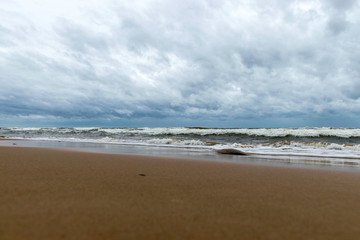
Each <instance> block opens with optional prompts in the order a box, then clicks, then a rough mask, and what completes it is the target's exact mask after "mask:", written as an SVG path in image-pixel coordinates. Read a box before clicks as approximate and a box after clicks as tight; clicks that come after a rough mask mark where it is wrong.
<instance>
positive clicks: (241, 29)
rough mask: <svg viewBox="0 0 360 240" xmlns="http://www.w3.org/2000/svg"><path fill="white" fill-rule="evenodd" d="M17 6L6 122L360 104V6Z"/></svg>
mask: <svg viewBox="0 0 360 240" xmlns="http://www.w3.org/2000/svg"><path fill="white" fill-rule="evenodd" d="M13 3H17V4H18V5H11V4H10V3H9V4H8V5H6V4H4V7H3V9H0V11H1V13H6V14H2V15H1V16H0V20H1V22H0V33H1V35H0V84H1V86H2V87H1V88H0V103H1V106H2V107H1V109H0V115H1V116H3V118H6V119H11V118H18V117H19V116H21V118H22V119H33V120H34V119H39V117H41V116H43V117H44V118H51V119H52V120H51V121H52V122H56V121H59V122H63V121H64V119H67V120H66V121H71V119H73V121H80V120H81V119H82V120H81V121H89V122H91V121H93V122H104V121H105V120H104V119H113V120H114V121H115V120H116V121H120V120H121V121H122V120H123V121H125V122H126V121H127V123H128V124H129V123H131V121H132V122H133V123H135V122H136V123H137V124H140V123H141V121H142V120H143V121H144V122H143V123H144V125H146V122H149V123H150V122H151V123H154V122H156V120H149V119H158V121H159V122H162V123H164V121H160V119H173V120H174V119H176V122H178V123H181V122H184V123H185V122H187V123H189V122H191V121H192V119H196V121H198V124H197V125H201V124H202V123H204V124H205V123H206V124H210V123H209V121H210V120H211V122H212V123H213V125H217V124H219V125H220V124H221V123H225V122H227V123H231V124H235V123H236V122H238V123H239V126H241V124H245V123H246V124H250V123H251V122H253V123H256V124H261V122H262V123H263V124H264V125H266V124H265V122H266V121H267V119H268V120H269V119H277V120H271V121H270V120H269V121H270V122H272V123H276V122H282V123H284V122H286V121H293V122H296V123H298V124H299V123H301V122H303V123H304V124H306V123H309V122H311V120H306V121H305V120H304V119H307V117H308V116H313V118H314V119H315V117H316V116H318V117H319V118H318V119H323V118H322V117H321V116H330V115H336V114H339V113H341V112H343V113H344V114H355V112H356V111H357V110H356V109H358V107H360V101H358V99H359V95H358V94H357V92H359V91H358V89H359V86H358V84H357V82H358V78H357V76H360V70H359V69H360V68H359V66H358V64H357V63H358V62H359V61H358V60H359V59H360V56H359V52H358V51H357V45H358V44H357V42H358V36H359V31H358V30H357V28H356V27H355V26H357V24H359V17H358V16H360V14H359V12H360V11H359V6H358V4H357V3H356V1H329V2H326V3H323V2H318V1H311V0H308V1H301V2H298V1H274V2H272V3H270V4H265V2H264V1H260V0H257V1H251V2H238V1H226V2H224V1H215V0H214V1H205V0H203V1H196V2H194V1H166V2H156V4H155V2H152V1H148V2H143V1H132V2H131V3H130V2H127V3H122V2H115V1H110V0H109V1H96V0H94V1H90V2H88V3H87V4H86V5H82V4H80V3H73V2H71V1H63V2H61V3H59V6H58V7H57V8H56V9H52V13H51V14H48V10H49V5H47V3H46V2H45V1H44V2H43V4H42V5H41V7H39V8H35V6H32V5H29V4H26V3H25V2H22V1H20V0H19V1H14V2H13ZM19 6H21V7H19ZM5 23H6V24H5ZM359 90H360V89H359ZM5 116H6V117H5ZM296 118H297V119H298V120H296V121H295V119H296ZM79 119H80V120H79ZM141 119H142V120H141ZM241 119H252V120H251V121H250V120H246V121H245V120H244V121H242V120H241ZM279 119H283V121H281V120H279ZM299 119H300V120H299ZM173 120H171V121H173ZM24 121H25V120H24ZM169 121H170V120H169ZM174 121H175V120H174ZM105 122H106V121H105ZM180 125H181V124H180Z"/></svg>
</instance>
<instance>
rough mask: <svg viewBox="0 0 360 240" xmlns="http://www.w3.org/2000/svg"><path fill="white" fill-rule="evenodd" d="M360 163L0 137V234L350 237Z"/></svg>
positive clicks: (359, 194)
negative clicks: (104, 148)
mask: <svg viewBox="0 0 360 240" xmlns="http://www.w3.org/2000/svg"><path fill="white" fill-rule="evenodd" d="M359 200H360V173H357V172H344V171H330V170H317V169H301V168H286V167H269V166H255V165H246V164H239V163H222V162H211V161H203V160H202V161H196V160H189V159H187V160H186V159H175V158H173V159H171V158H161V157H150V156H148V157H145V156H136V155H111V154H96V153H82V152H75V151H64V150H55V149H41V148H20V147H0V239H2V240H10V239H11V240H17V239H18V240H20V239H21V240H23V239H37V240H40V239H357V238H358V237H359V235H360V226H359V222H360V203H359Z"/></svg>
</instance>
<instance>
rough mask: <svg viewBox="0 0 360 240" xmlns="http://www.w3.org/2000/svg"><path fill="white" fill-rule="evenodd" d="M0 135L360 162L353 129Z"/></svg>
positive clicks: (6, 131) (359, 132)
mask: <svg viewBox="0 0 360 240" xmlns="http://www.w3.org/2000/svg"><path fill="white" fill-rule="evenodd" d="M0 136H5V138H11V137H16V138H24V139H35V140H52V141H54V140H55V141H70V142H91V143H111V144H135V145H147V146H167V147H168V146H170V147H171V146H173V147H186V148H194V149H219V148H235V149H239V150H241V151H244V152H247V153H253V154H265V155H274V154H275V155H287V156H291V155H304V156H318V157H337V158H341V157H346V158H349V157H350V158H357V160H354V161H357V162H359V163H360V139H358V138H360V129H349V128H291V129H289V128H275V129H266V128H259V129H222V128H220V129H202V128H185V127H183V128H97V127H89V128H1V129H0ZM259 138H260V140H259Z"/></svg>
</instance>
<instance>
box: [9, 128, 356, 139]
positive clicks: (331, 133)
mask: <svg viewBox="0 0 360 240" xmlns="http://www.w3.org/2000/svg"><path fill="white" fill-rule="evenodd" d="M5 129H9V130H11V131H15V132H20V131H23V132H35V131H44V132H45V131H49V132H72V131H76V132H79V133H81V132H87V131H99V132H105V133H110V134H121V133H125V134H127V133H128V134H141V135H148V136H154V135H189V134H192V135H200V136H206V135H234V134H238V135H248V136H265V137H285V136H294V137H341V138H350V137H360V129H357V128H327V127H323V128H257V129H247V128H234V129H228V128H205V129H203V128H186V127H178V128H147V127H145V128H97V127H87V128H84V127H81V128H5Z"/></svg>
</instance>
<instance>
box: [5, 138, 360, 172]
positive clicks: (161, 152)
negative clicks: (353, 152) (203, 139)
mask: <svg viewBox="0 0 360 240" xmlns="http://www.w3.org/2000/svg"><path fill="white" fill-rule="evenodd" d="M2 146H4V147H27V148H53V149H63V150H65V151H66V150H73V151H79V152H92V153H104V154H125V155H126V154H131V155H142V156H155V157H170V158H178V159H192V160H202V161H204V160H205V161H218V162H233V163H243V164H251V165H260V166H280V167H290V168H306V169H325V170H335V171H350V172H352V171H355V172H360V159H359V158H353V157H334V156H324V157H320V156H313V155H287V154H282V153H279V154H261V153H259V154H256V153H248V154H246V155H231V154H219V153H217V152H216V151H215V150H214V149H199V148H191V147H190V148H183V147H174V146H151V145H138V144H115V143H94V142H78V141H77V142H72V141H57V140H32V139H2V140H1V141H0V147H2ZM356 160H358V161H356Z"/></svg>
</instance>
